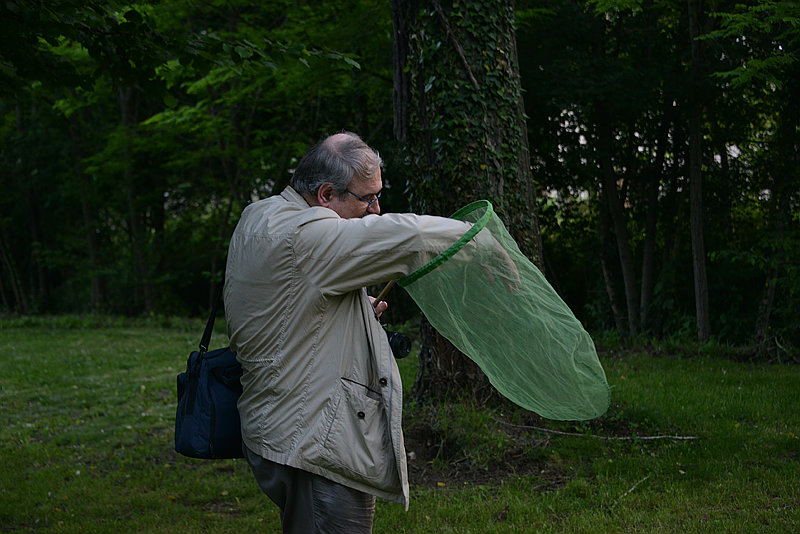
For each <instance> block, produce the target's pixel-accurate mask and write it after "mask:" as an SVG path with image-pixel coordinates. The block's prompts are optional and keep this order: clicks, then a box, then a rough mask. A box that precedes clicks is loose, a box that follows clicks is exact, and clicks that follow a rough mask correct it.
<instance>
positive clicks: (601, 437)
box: [495, 419, 700, 441]
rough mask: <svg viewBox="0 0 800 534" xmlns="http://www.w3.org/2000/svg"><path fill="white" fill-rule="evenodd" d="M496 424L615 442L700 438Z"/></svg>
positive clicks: (500, 421)
mask: <svg viewBox="0 0 800 534" xmlns="http://www.w3.org/2000/svg"><path fill="white" fill-rule="evenodd" d="M495 421H497V422H498V423H501V424H504V425H508V426H513V427H515V428H526V429H529V430H537V431H539V432H547V433H548V434H558V435H559V436H578V437H589V438H594V439H606V440H616V441H634V440H638V439H640V440H656V439H676V440H684V441H686V440H692V439H700V436H597V435H595V434H581V433H580V432H562V431H561V430H552V429H550V428H542V427H539V426H530V425H515V424H514V423H509V422H507V421H503V420H502V419H495Z"/></svg>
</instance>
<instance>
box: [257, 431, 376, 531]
mask: <svg viewBox="0 0 800 534" xmlns="http://www.w3.org/2000/svg"><path fill="white" fill-rule="evenodd" d="M245 456H246V457H247V463H249V464H250V468H251V469H252V471H253V475H254V476H255V478H256V482H258V485H259V486H260V487H261V489H262V490H263V491H264V493H266V494H267V496H268V497H269V498H270V499H271V500H272V502H274V503H275V504H277V505H278V508H280V510H281V525H282V526H283V532H284V534H371V533H372V519H373V517H374V515H375V497H374V496H372V495H369V494H367V493H363V492H361V491H357V490H354V489H352V488H348V487H347V486H343V485H341V484H338V483H336V482H332V481H330V480H328V479H326V478H324V477H321V476H319V475H315V474H313V473H309V472H307V471H303V470H301V469H296V468H294V467H289V466H287V465H281V464H278V463H275V462H272V461H270V460H267V459H265V458H262V457H261V456H259V455H258V454H256V453H254V452H253V451H251V450H250V449H248V448H247V447H245Z"/></svg>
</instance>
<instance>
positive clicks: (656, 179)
mask: <svg viewBox="0 0 800 534" xmlns="http://www.w3.org/2000/svg"><path fill="white" fill-rule="evenodd" d="M668 107H669V106H665V108H667V109H668ZM669 130H670V119H669V116H668V114H667V113H665V114H664V116H663V118H662V123H661V131H660V135H659V138H658V145H657V147H656V150H657V152H656V158H655V161H654V162H653V165H652V167H651V170H650V173H649V180H648V183H647V222H646V227H645V237H644V246H643V247H642V286H641V291H640V295H639V296H640V301H639V314H640V320H639V325H640V326H641V328H642V330H647V329H648V328H649V326H650V325H649V319H650V305H651V303H652V300H653V286H654V285H655V270H656V267H655V265H656V258H655V256H656V231H657V227H658V213H659V209H658V193H659V190H660V186H661V175H662V173H663V172H664V158H665V156H666V152H667V143H668V142H669Z"/></svg>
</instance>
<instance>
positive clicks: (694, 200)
mask: <svg viewBox="0 0 800 534" xmlns="http://www.w3.org/2000/svg"><path fill="white" fill-rule="evenodd" d="M688 1H689V6H688V8H689V34H690V38H691V57H692V61H691V72H692V76H691V79H692V80H693V81H694V82H695V83H696V84H697V86H698V87H699V86H700V82H701V78H702V75H703V64H702V62H703V58H702V49H701V46H702V45H701V42H700V41H698V40H697V37H698V36H699V35H700V26H699V21H698V16H699V14H700V9H701V8H700V6H698V1H697V0H688ZM690 98H692V101H691V103H690V106H689V225H690V229H691V235H692V267H693V270H694V295H695V315H696V317H697V338H698V340H700V341H705V340H706V339H708V337H709V336H710V335H711V325H710V317H709V304H708V277H707V275H706V249H705V240H704V237H703V171H702V154H703V148H702V140H703V129H702V123H703V106H702V103H701V101H700V98H701V97H700V94H699V91H695V92H694V94H693V95H692V96H691V97H690Z"/></svg>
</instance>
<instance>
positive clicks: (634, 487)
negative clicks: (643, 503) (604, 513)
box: [609, 475, 650, 510]
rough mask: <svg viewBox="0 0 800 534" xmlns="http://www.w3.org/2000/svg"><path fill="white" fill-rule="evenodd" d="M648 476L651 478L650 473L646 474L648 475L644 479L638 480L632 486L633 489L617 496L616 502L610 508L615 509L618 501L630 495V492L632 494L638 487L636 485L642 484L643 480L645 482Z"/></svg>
mask: <svg viewBox="0 0 800 534" xmlns="http://www.w3.org/2000/svg"><path fill="white" fill-rule="evenodd" d="M648 478H650V475H647V476H646V477H644V478H643V479H642V480H640V481H639V482H637V483H636V484H634V485H633V486H631V489H629V490H628V491H626V492H625V493H623V494H622V495H620V496H619V497H617V500H616V501H614V504H612V505H611V506H610V507H609V510H613V509H614V507H615V506H616V505H617V503H618V502H619V501H620V500H621V499H622V498H623V497H627V496H628V495H630V494H631V492H633V490H635V489H636V487H637V486H638V485H639V484H641V483H642V482H644V481H645V480H647V479H648Z"/></svg>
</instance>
